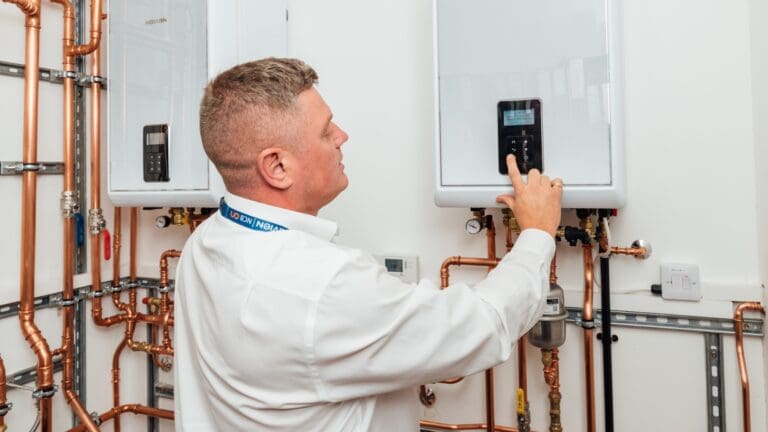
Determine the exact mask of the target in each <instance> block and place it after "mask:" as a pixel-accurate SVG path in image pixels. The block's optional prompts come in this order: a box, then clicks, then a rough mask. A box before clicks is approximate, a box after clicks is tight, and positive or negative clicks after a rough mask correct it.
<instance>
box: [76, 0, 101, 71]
mask: <svg viewBox="0 0 768 432" xmlns="http://www.w3.org/2000/svg"><path fill="white" fill-rule="evenodd" d="M102 19H104V15H102V13H101V0H91V31H90V34H91V39H90V41H89V42H88V43H87V44H85V45H72V46H70V47H69V49H68V50H67V54H68V55H71V56H75V55H86V54H90V53H92V52H95V51H96V50H97V49H98V48H99V44H100V43H101V20H102ZM93 76H99V75H93Z"/></svg>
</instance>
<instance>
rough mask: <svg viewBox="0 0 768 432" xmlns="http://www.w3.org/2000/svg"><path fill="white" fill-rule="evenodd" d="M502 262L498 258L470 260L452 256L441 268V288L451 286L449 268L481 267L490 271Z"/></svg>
mask: <svg viewBox="0 0 768 432" xmlns="http://www.w3.org/2000/svg"><path fill="white" fill-rule="evenodd" d="M500 261H501V260H500V259H498V258H493V259H491V258H468V257H462V256H452V257H448V258H446V259H445V261H443V264H442V265H441V266H440V288H441V289H445V288H447V287H448V285H450V270H449V267H451V266H454V265H455V266H463V265H467V266H479V267H488V268H489V269H492V268H494V267H496V265H498V264H499V262H500Z"/></svg>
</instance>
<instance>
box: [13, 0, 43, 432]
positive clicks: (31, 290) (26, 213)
mask: <svg viewBox="0 0 768 432" xmlns="http://www.w3.org/2000/svg"><path fill="white" fill-rule="evenodd" d="M4 1H6V2H8V3H14V4H16V5H17V6H18V7H19V8H20V9H21V10H22V11H24V12H25V14H27V15H26V17H25V62H24V124H23V130H24V133H23V142H24V146H23V147H24V148H23V161H24V164H32V165H33V164H36V163H37V162H38V161H37V127H38V115H37V112H38V90H39V75H38V74H39V69H40V14H39V6H40V3H39V1H34V0H29V1H23V0H10V1H8V0H4ZM36 203H37V173H36V172H35V171H33V170H27V171H24V173H23V175H22V204H21V277H20V279H21V287H20V300H19V326H20V327H21V331H22V333H23V334H24V337H25V338H26V340H27V342H28V343H29V346H30V347H31V348H32V350H33V351H34V353H35V356H36V357H37V366H36V372H37V380H36V381H37V382H36V383H37V387H38V388H39V389H42V390H46V391H47V390H51V389H52V388H53V356H52V354H51V348H50V347H49V346H48V342H47V341H46V340H45V338H44V337H43V335H42V333H41V332H40V329H39V328H38V327H37V325H36V324H35V305H34V301H35V235H36V232H35V231H36V222H37V209H36ZM39 404H40V418H41V423H40V427H41V430H42V431H43V432H50V430H51V427H52V419H51V414H52V405H51V399H50V397H46V398H41V399H40V401H39Z"/></svg>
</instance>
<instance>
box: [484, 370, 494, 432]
mask: <svg viewBox="0 0 768 432" xmlns="http://www.w3.org/2000/svg"><path fill="white" fill-rule="evenodd" d="M495 396H496V395H495V391H494V385H493V368H491V369H488V370H486V371H485V421H486V426H485V430H487V431H488V432H494V431H495V430H496V397H495Z"/></svg>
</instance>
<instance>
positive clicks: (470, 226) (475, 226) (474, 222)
mask: <svg viewBox="0 0 768 432" xmlns="http://www.w3.org/2000/svg"><path fill="white" fill-rule="evenodd" d="M464 229H466V230H467V232H468V233H470V234H477V233H479V232H480V231H482V229H483V224H482V222H480V220H479V219H475V218H472V219H470V220H468V221H467V224H466V225H464Z"/></svg>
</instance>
